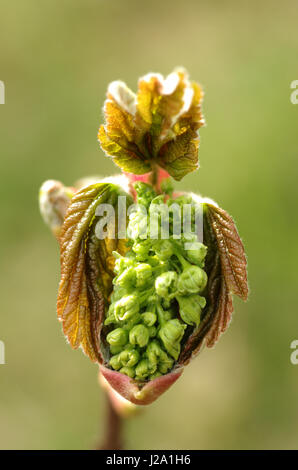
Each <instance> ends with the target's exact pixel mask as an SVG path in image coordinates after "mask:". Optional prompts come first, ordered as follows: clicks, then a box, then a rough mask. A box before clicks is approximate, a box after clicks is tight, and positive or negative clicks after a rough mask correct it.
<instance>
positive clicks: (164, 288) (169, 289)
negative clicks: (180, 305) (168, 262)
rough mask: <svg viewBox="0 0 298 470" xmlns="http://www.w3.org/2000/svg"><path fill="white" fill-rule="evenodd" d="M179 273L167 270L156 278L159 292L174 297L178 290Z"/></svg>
mask: <svg viewBox="0 0 298 470" xmlns="http://www.w3.org/2000/svg"><path fill="white" fill-rule="evenodd" d="M177 279H178V275H177V273H176V272H175V271H167V272H165V273H163V274H161V275H160V276H158V277H157V278H156V280H155V289H156V292H157V294H158V295H159V296H160V297H162V298H164V299H166V300H170V299H172V298H173V297H174V296H175V294H176V292H177Z"/></svg>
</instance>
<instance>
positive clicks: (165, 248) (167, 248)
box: [154, 240, 174, 261]
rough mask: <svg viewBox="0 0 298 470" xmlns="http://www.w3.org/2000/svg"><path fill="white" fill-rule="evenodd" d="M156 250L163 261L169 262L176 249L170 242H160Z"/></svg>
mask: <svg viewBox="0 0 298 470" xmlns="http://www.w3.org/2000/svg"><path fill="white" fill-rule="evenodd" d="M154 248H155V251H156V254H157V256H158V257H159V259H160V260H161V261H167V260H168V259H169V258H170V257H171V256H172V255H173V253H174V248H173V245H172V243H171V242H170V240H159V241H158V243H157V244H156V246H154Z"/></svg>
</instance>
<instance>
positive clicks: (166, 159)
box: [98, 70, 204, 180]
mask: <svg viewBox="0 0 298 470" xmlns="http://www.w3.org/2000/svg"><path fill="white" fill-rule="evenodd" d="M202 97H203V93H202V90H201V88H200V87H199V85H197V84H196V83H190V82H189V80H188V76H187V74H186V72H185V71H184V70H178V71H176V72H173V73H171V74H170V75H168V77H166V78H165V79H164V78H163V77H162V75H160V74H153V73H151V74H148V75H145V76H144V77H142V78H140V80H139V84H138V92H137V94H136V95H135V94H134V93H133V92H132V91H131V90H129V89H128V88H127V86H126V85H125V83H123V82H121V81H116V82H112V83H111V84H110V86H109V88H108V93H107V100H106V102H105V107H104V113H105V120H106V123H105V125H104V126H103V125H102V126H101V127H100V129H99V133H98V140H99V142H100V145H101V147H102V149H103V150H104V151H105V153H106V154H107V155H108V156H110V157H112V158H113V161H114V162H115V163H116V165H118V166H119V167H120V168H121V169H122V170H124V171H127V172H130V173H134V174H138V175H139V174H144V173H148V172H150V171H151V170H152V169H153V168H154V167H155V166H156V164H157V165H159V166H160V167H162V168H164V169H165V170H166V171H167V172H168V173H169V174H170V175H171V176H172V177H173V178H175V179H176V180H180V179H181V178H182V177H183V176H184V175H186V174H187V173H189V172H191V171H193V170H195V169H197V168H198V145H199V138H198V129H199V128H200V127H201V126H203V124H204V120H203V117H202V114H201V104H202Z"/></svg>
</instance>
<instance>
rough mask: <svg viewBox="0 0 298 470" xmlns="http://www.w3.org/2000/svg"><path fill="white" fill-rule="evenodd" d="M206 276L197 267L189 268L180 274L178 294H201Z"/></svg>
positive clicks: (205, 282)
mask: <svg viewBox="0 0 298 470" xmlns="http://www.w3.org/2000/svg"><path fill="white" fill-rule="evenodd" d="M207 280H208V278H207V274H206V273H205V271H204V270H203V269H202V268H199V266H189V267H187V268H186V269H184V271H183V272H182V274H180V276H179V279H178V283H177V288H178V292H179V294H182V295H186V294H196V293H197V292H202V290H203V289H204V288H205V287H206V284H207Z"/></svg>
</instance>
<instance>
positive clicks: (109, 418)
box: [96, 393, 123, 450]
mask: <svg viewBox="0 0 298 470" xmlns="http://www.w3.org/2000/svg"><path fill="white" fill-rule="evenodd" d="M106 403H107V407H106V413H107V414H106V425H105V437H104V441H103V444H101V445H99V446H98V447H97V448H96V449H97V450H121V449H123V437H122V429H123V419H122V418H121V417H120V416H119V414H118V413H117V412H116V411H115V409H114V407H113V405H112V403H111V400H110V398H109V395H108V393H106Z"/></svg>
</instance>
